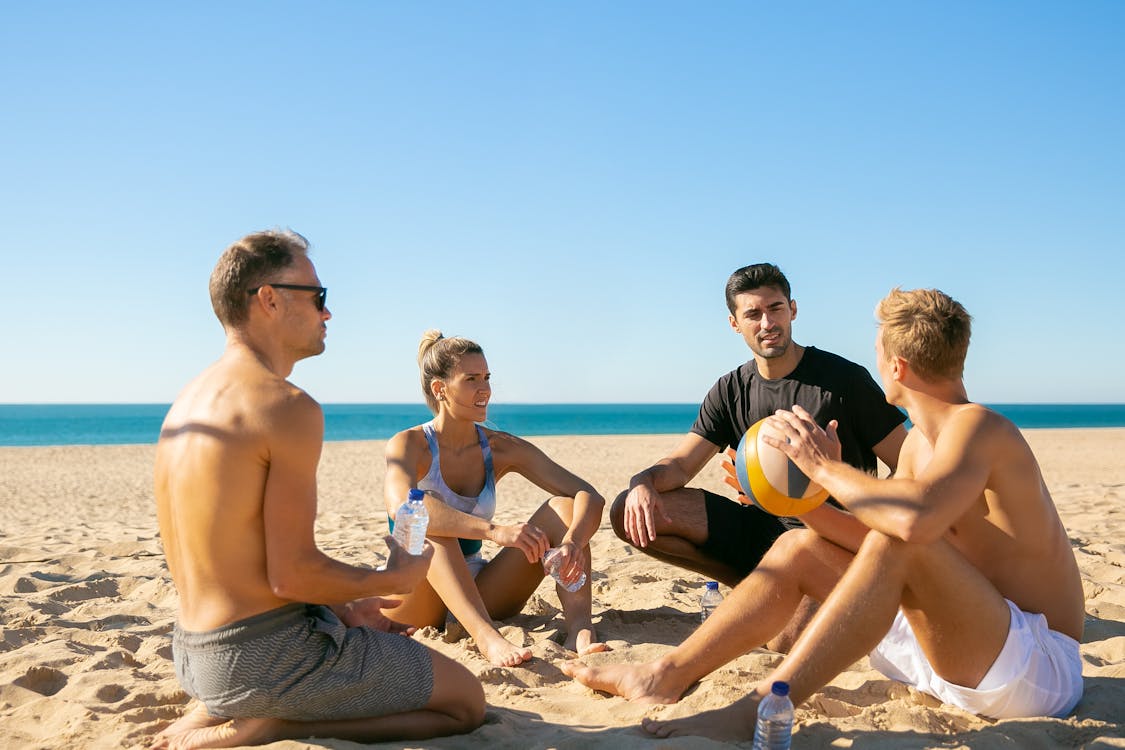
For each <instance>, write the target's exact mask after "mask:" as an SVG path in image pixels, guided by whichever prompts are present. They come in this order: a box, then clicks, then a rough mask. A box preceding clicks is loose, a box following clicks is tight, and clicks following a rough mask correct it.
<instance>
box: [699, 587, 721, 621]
mask: <svg viewBox="0 0 1125 750" xmlns="http://www.w3.org/2000/svg"><path fill="white" fill-rule="evenodd" d="M722 603H723V595H722V593H721V592H720V591H719V583H718V581H708V582H707V588H705V589H704V590H703V596H702V597H701V598H700V600H699V621H700V622H703V621H704V620H706V619H707V618H708V617H710V616H711V613H712V612H714V611H715V608H716V607H718V606H719V605H720V604H722Z"/></svg>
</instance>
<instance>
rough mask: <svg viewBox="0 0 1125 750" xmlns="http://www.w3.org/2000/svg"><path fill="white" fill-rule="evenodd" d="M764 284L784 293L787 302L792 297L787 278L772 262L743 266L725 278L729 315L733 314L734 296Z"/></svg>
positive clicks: (759, 287)
mask: <svg viewBox="0 0 1125 750" xmlns="http://www.w3.org/2000/svg"><path fill="white" fill-rule="evenodd" d="M764 286H768V287H773V288H774V289H776V290H777V291H779V292H781V293H782V294H784V295H785V300H786V301H787V302H788V301H790V300H792V299H793V298H792V297H791V296H790V292H789V279H787V278H785V274H783V273H782V272H781V269H780V268H778V267H777V266H775V265H774V264H773V263H755V264H754V265H752V266H743V267H742V268H740V269H738V270H737V271H735V272H734V273H732V274H731V275H730V278H729V279H727V309H728V310H730V312H731V315H734V308H735V303H734V298H735V297H737V296H738V295H740V294H742V293H743V292H750V291H753V290H755V289H761V288H762V287H764Z"/></svg>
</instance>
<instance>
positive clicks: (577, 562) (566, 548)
mask: <svg viewBox="0 0 1125 750" xmlns="http://www.w3.org/2000/svg"><path fill="white" fill-rule="evenodd" d="M557 549H558V552H557V553H556V554H557V555H558V556H559V560H560V561H561V562H560V564H559V575H560V576H562V579H563V580H564V581H566V582H567V583H571V582H573V581H577V580H578V577H579V576H580V575H581V574H582V573H585V572H586V549H585V548H584V547H579V546H578V545H577V544H575V543H574V542H571V541H563V542H561V543H560V544H559V546H558V548H557Z"/></svg>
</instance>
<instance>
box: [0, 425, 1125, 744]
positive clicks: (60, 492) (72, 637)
mask: <svg viewBox="0 0 1125 750" xmlns="http://www.w3.org/2000/svg"><path fill="white" fill-rule="evenodd" d="M1026 434H1027V436H1028V438H1029V440H1030V442H1031V444H1032V447H1033V448H1034V449H1035V451H1036V454H1037V455H1038V457H1039V460H1040V462H1041V464H1042V466H1043V469H1044V474H1045V476H1046V480H1047V483H1048V485H1049V487H1050V488H1051V490H1052V492H1053V494H1054V497H1055V501H1056V503H1057V504H1058V507H1059V511H1060V513H1061V515H1062V519H1063V522H1064V523H1065V524H1066V527H1067V530H1068V532H1069V534H1070V538H1071V541H1072V544H1073V547H1074V552H1075V555H1076V556H1077V558H1078V564H1079V567H1080V569H1081V573H1082V579H1083V584H1084V587H1085V592H1086V612H1087V618H1086V633H1085V637H1084V638H1083V643H1082V658H1083V661H1084V674H1085V682H1086V692H1085V697H1084V698H1083V700H1082V702H1081V703H1080V704H1079V705H1078V708H1077V709H1076V710H1075V712H1074V713H1073V714H1072V715H1070V716H1069V717H1067V718H1065V719H1035V720H1013V721H989V720H985V719H981V718H979V717H976V716H973V715H971V714H967V713H965V712H963V711H960V710H957V709H954V708H951V707H947V706H943V705H941V704H939V703H938V702H937V701H935V700H934V699H931V698H928V697H926V696H923V695H920V694H918V693H916V692H915V691H912V690H910V689H908V688H906V687H904V686H902V685H898V684H896V683H893V682H891V681H890V680H887V679H885V678H884V677H882V676H881V675H880V674H879V673H877V672H875V671H873V670H871V669H870V667H869V665H868V663H867V660H866V659H864V660H861V661H859V662H857V663H856V664H854V665H852V667H851V668H849V669H848V670H847V671H845V672H844V673H842V674H841V675H840V676H839V677H837V678H836V679H835V680H834V681H833V682H832V683H831V684H830V685H828V686H827V687H826V688H825V689H824V690H822V691H821V692H819V693H817V694H816V695H815V696H814V697H813V698H812V699H811V700H809V701H808V702H806V703H805V704H804V705H802V706H799V707H798V708H797V722H798V725H797V731H796V735H795V738H794V741H793V743H794V747H796V748H887V749H890V748H931V747H933V748H937V747H940V748H997V749H999V748H1005V749H1007V748H1044V749H1046V748H1079V747H1081V748H1125V461H1123V459H1122V457H1123V456H1125V429H1104V430H1029V431H1027V433H1026ZM678 439H679V437H678V436H628V437H549V438H533V439H532V440H533V442H535V443H536V444H537V445H539V446H541V447H542V448H543V449H544V450H545V451H546V452H547V453H548V454H549V455H551V456H552V457H553V458H555V460H557V461H558V462H559V463H561V464H563V465H564V466H567V467H568V468H570V469H572V470H573V471H575V472H576V473H577V474H579V475H581V476H583V477H585V478H586V479H588V480H589V481H590V482H592V483H593V484H594V485H595V486H596V487H597V488H598V489H599V490H600V491H602V492H603V493H604V494H605V495H606V497H607V500H612V498H613V495H614V494H616V492H617V491H618V490H620V489H621V488H623V487H624V486H625V483H626V482H627V480H628V477H629V476H630V475H631V474H632V473H633V472H635V471H636V470H638V469H640V468H642V467H643V466H646V465H648V464H649V463H650V462H651V461H652V460H655V459H656V458H658V457H660V456H661V455H663V454H664V453H665V452H667V451H668V450H670V449H671V448H672V447H673V446H674V445H675V443H676V442H677V441H678ZM383 447H384V443H383V442H381V441H370V442H352V443H330V444H328V445H327V446H326V448H325V452H324V457H323V460H322V463H321V468H320V477H319V478H320V515H319V519H318V528H317V539H318V542H319V543H320V544H321V546H322V547H323V548H324V549H325V550H326V551H327V552H328V553H329V554H331V555H333V556H336V557H338V558H340V559H342V560H345V561H348V562H351V563H355V564H360V565H368V566H375V565H378V564H380V563H381V562H382V561H383V559H384V554H385V546H384V544H383V541H382V535H383V534H384V533H386V521H385V515H384V511H383V504H382V500H381V497H382V475H383ZM153 452H154V449H153V447H152V446H120V447H119V446H101V447H65V448H2V449H0V507H2V508H3V514H2V520H0V746H2V747H3V748H5V749H6V750H31V749H33V748H62V747H67V748H83V749H85V748H121V747H141V746H144V745H145V744H146V743H147V741H148V740H149V739H150V738H151V736H152V735H154V734H155V733H156V732H158V731H159V730H160V729H162V728H163V727H165V726H167V725H168V724H169V723H170V722H171V721H173V720H174V719H175V718H177V717H178V716H180V715H181V714H182V712H183V711H184V710H185V708H186V707H187V705H188V698H187V696H185V695H184V693H183V692H182V691H181V690H180V689H179V686H178V685H177V683H176V680H175V676H174V674H173V669H172V661H171V659H172V654H171V640H170V639H171V635H170V633H171V630H172V624H173V620H174V617H175V611H176V593H175V590H174V588H173V586H172V583H171V580H170V579H169V577H168V571H167V568H166V566H165V564H164V559H163V555H162V552H161V547H160V542H159V539H158V537H157V534H156V518H155V512H154V507H153V500H152V459H153ZM720 477H721V473H720V470H719V468H718V466H717V463H712V465H710V466H709V467H708V468H707V470H706V472H705V474H704V475H703V476H702V477H701V481H700V482H699V484H700V485H702V486H707V487H711V488H716V489H722V485H721V483H720ZM724 494H729V493H726V492H724ZM544 499H545V496H544V493H542V492H541V491H539V490H538V489H536V488H534V487H532V486H531V485H529V484H528V483H527V482H525V481H524V480H523V479H522V478H520V477H515V476H512V477H506V478H505V479H504V480H502V481H501V483H500V492H499V503H498V505H499V508H498V511H497V520H499V521H500V522H510V521H516V520H523V519H525V518H526V517H527V516H528V515H529V514H530V513H531V511H532V510H533V509H534V508H535V507H537V506H538V504H539V503H541V502H542V501H543V500H544ZM592 546H593V555H594V565H595V572H594V574H593V581H592V586H593V594H594V621H595V624H596V625H597V627H598V629H599V633H600V636H601V637H602V638H603V639H605V640H607V641H608V642H609V644H610V645H611V646H612V647H613V649H614V651H613V652H612V653H609V654H604V655H596V656H593V657H590V659H589V661H590V662H596V661H619V660H628V661H636V660H642V659H647V658H650V657H653V656H655V655H658V654H661V653H663V652H665V651H667V650H669V649H670V648H672V647H673V646H674V645H676V644H677V643H679V642H680V641H682V640H683V639H684V638H685V637H686V636H687V635H688V634H689V633H690V632H691V631H692V629H693V628H694V627H695V626H696V624H697V622H698V602H699V597H700V594H701V592H702V590H703V584H704V581H703V579H702V578H701V577H700V576H698V575H695V574H693V573H689V572H686V571H682V570H679V569H675V568H672V567H669V566H666V565H664V564H662V563H659V562H656V561H654V560H652V559H650V558H648V557H646V556H644V555H641V554H638V553H636V552H634V551H632V550H631V549H630V548H629V547H628V546H627V545H625V544H623V543H621V542H620V541H618V540H617V539H616V537H615V536H614V535H613V532H612V530H611V529H610V528H609V524H608V521H606V520H603V524H602V529H601V531H599V533H598V535H597V536H596V537H595V538H594V540H593V543H592ZM486 551H487V547H486ZM724 591H725V589H724ZM561 626H562V621H561V617H560V613H559V603H558V598H557V596H556V595H555V592H554V588H553V586H551V585H549V584H547V583H544V584H543V585H541V586H540V587H539V589H538V590H537V592H536V594H535V595H534V596H533V597H532V600H531V601H530V602H529V604H528V605H527V607H525V609H524V614H522V615H520V616H519V617H516V618H514V619H512V620H510V621H508V622H506V623H504V624H503V627H502V628H501V630H502V632H503V633H504V634H505V635H506V636H508V637H509V638H510V639H512V640H514V641H517V642H519V641H522V642H523V643H525V644H527V645H529V646H530V647H531V649H532V651H533V653H534V654H535V656H536V658H535V659H534V660H533V661H531V662H530V663H529V664H528V665H527V666H522V667H516V668H511V669H507V668H497V667H492V666H490V665H489V664H488V663H486V662H485V661H484V660H483V659H482V658H481V657H480V655H479V654H478V653H477V651H476V649H475V648H473V647H472V645H471V643H470V642H469V641H468V640H465V639H462V640H459V641H455V642H452V643H446V642H445V641H444V640H443V636H442V634H441V633H438V632H437V631H435V630H434V629H432V628H430V629H425V630H423V631H421V632H419V633H418V634H417V635H416V636H415V637H417V638H419V639H420V640H422V641H423V642H424V643H426V644H427V645H429V646H431V647H433V648H435V649H437V650H438V651H441V652H442V653H444V654H446V655H448V656H450V657H452V658H454V659H456V660H458V661H459V662H461V663H462V664H464V665H465V666H466V667H468V668H469V669H470V670H472V671H473V673H475V674H476V675H478V676H479V677H480V679H481V681H482V682H483V683H484V687H485V692H486V695H487V699H488V704H489V706H488V712H487V720H486V723H485V725H484V726H483V727H481V728H480V729H478V730H477V731H476V732H474V733H472V734H471V735H468V736H462V737H451V738H444V739H437V740H431V741H427V742H424V743H408V744H406V745H404V744H403V743H385V744H380V745H373V746H372V747H386V748H390V747H404V746H405V747H433V748H465V747H479V748H587V747H594V748H599V747H600V748H640V747H650V746H653V744H654V743H655V744H657V745H659V746H661V747H672V748H714V747H721V746H723V745H721V743H716V742H712V741H709V740H706V739H702V738H681V739H674V740H662V741H654V740H649V739H648V738H647V737H646V736H644V735H643V734H642V733H640V732H639V731H638V730H637V729H636V725H637V724H638V722H639V721H640V720H641V718H642V717H644V716H663V717H672V716H681V715H685V714H690V713H695V712H698V711H701V710H706V709H710V708H715V707H719V706H723V705H726V704H727V703H729V702H730V701H732V700H734V699H735V698H737V697H739V696H741V695H743V694H744V692H745V690H746V686H747V684H749V683H751V682H753V681H756V680H758V679H761V678H762V677H763V676H764V675H765V674H766V672H767V671H768V670H769V668H770V667H771V666H773V665H774V664H776V663H777V662H778V661H779V659H780V658H781V657H780V656H779V655H777V654H774V653H771V652H769V651H765V650H756V651H752V652H750V653H748V654H746V655H745V656H742V657H741V658H739V659H737V660H736V661H734V662H732V663H731V664H729V665H727V666H726V667H723V668H722V669H720V670H718V671H716V672H715V673H713V674H711V675H710V676H708V677H706V678H704V679H703V680H702V682H701V683H700V684H699V685H698V687H697V688H695V689H694V690H693V691H692V692H690V693H689V694H688V695H687V696H686V697H685V698H684V699H683V700H682V701H681V702H680V703H678V704H676V705H672V706H637V705H632V704H630V703H627V702H626V701H624V700H622V699H620V698H615V697H614V698H611V697H607V696H605V695H602V694H597V693H594V692H593V691H591V690H588V689H587V688H585V687H583V686H581V685H579V684H577V683H575V682H573V681H571V680H569V679H567V678H566V677H565V676H564V675H562V674H561V672H560V671H559V664H560V662H561V661H562V660H564V659H566V658H568V656H569V655H568V654H567V653H566V652H565V651H564V650H563V649H562V647H561V646H560V645H559V641H560V637H561ZM749 745H750V743H749V742H746V743H742V745H741V746H745V747H749ZM270 747H273V748H287V749H292V748H304V747H316V748H341V749H343V748H356V747H361V746H360V745H357V744H355V743H351V742H345V741H340V740H331V739H329V740H322V739H318V740H315V741H287V742H279V743H275V744H273V745H270Z"/></svg>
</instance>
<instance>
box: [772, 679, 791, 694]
mask: <svg viewBox="0 0 1125 750" xmlns="http://www.w3.org/2000/svg"><path fill="white" fill-rule="evenodd" d="M770 690H771V692H772V693H773V694H774V695H780V696H786V695H789V683H788V682H782V681H781V680H778V681H777V682H775V683H774V684H773V687H772V688H770Z"/></svg>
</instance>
